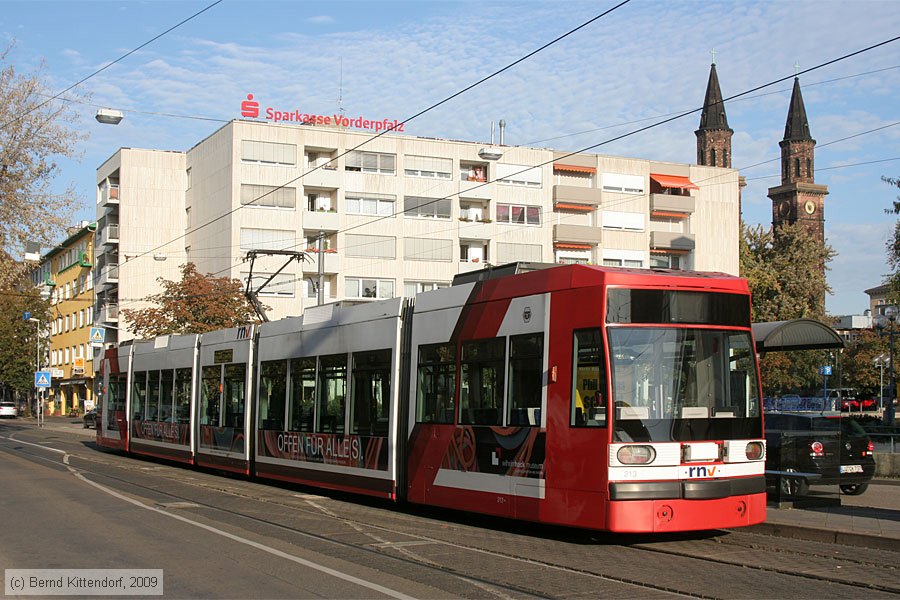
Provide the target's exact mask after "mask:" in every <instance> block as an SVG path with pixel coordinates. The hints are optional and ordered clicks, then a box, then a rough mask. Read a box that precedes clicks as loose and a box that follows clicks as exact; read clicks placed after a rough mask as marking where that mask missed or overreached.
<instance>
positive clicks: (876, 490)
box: [19, 417, 900, 551]
mask: <svg viewBox="0 0 900 600" xmlns="http://www.w3.org/2000/svg"><path fill="white" fill-rule="evenodd" d="M19 421H21V422H22V423H27V424H29V425H32V426H34V425H36V424H37V419H35V418H34V417H30V418H27V417H25V418H20V419H19ZM44 428H45V429H52V430H55V431H65V432H69V433H73V434H75V435H79V436H83V437H85V438H94V437H96V435H97V432H96V431H94V430H93V429H85V428H84V425H83V423H82V420H81V418H80V417H46V418H45V419H44ZM833 492H834V493H828V494H823V495H822V496H823V497H824V499H825V500H826V501H827V502H823V506H816V507H812V506H805V507H797V508H794V507H790V503H782V504H781V505H779V504H777V503H774V502H770V503H769V506H768V507H767V509H766V522H765V523H762V524H760V525H754V526H752V527H749V528H747V529H746V530H745V531H751V532H758V533H761V534H764V535H778V536H781V537H787V538H795V539H802V540H810V541H816V542H828V543H838V544H846V545H850V546H861V547H865V548H873V549H880V550H894V551H896V550H897V548H900V479H873V480H872V482H871V483H870V484H869V489H867V490H866V492H865V493H863V494H862V495H860V496H846V495H843V494H841V495H839V494H838V493H837V490H836V488H835V489H834V490H833ZM838 503H840V506H837V504H838ZM825 504H831V505H825Z"/></svg>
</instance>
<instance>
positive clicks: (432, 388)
mask: <svg viewBox="0 0 900 600" xmlns="http://www.w3.org/2000/svg"><path fill="white" fill-rule="evenodd" d="M455 395H456V344H453V343H450V344H429V345H427V346H419V373H418V379H417V385H416V422H417V423H453V416H454V414H453V413H454V409H455V406H454V402H453V398H454V396H455Z"/></svg>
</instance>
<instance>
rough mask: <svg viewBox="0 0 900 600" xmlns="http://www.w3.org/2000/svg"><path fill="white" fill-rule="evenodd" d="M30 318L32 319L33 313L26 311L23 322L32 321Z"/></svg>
mask: <svg viewBox="0 0 900 600" xmlns="http://www.w3.org/2000/svg"><path fill="white" fill-rule="evenodd" d="M30 318H31V313H30V312H28V311H27V310H26V311H25V312H23V313H22V320H23V321H27V320H28V319H30Z"/></svg>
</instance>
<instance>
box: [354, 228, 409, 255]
mask: <svg viewBox="0 0 900 600" xmlns="http://www.w3.org/2000/svg"><path fill="white" fill-rule="evenodd" d="M343 250H344V252H345V253H346V255H347V256H359V257H362V258H371V257H375V258H397V238H395V237H391V236H386V235H361V234H355V233H348V234H347V235H346V236H344V245H343Z"/></svg>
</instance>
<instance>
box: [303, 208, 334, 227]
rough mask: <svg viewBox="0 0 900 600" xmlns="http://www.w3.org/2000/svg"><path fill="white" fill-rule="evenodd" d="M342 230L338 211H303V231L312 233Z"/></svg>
mask: <svg viewBox="0 0 900 600" xmlns="http://www.w3.org/2000/svg"><path fill="white" fill-rule="evenodd" d="M340 228H341V215H340V214H338V213H337V212H336V211H326V210H316V211H312V210H305V211H303V229H308V230H310V231H337V230H338V229H340Z"/></svg>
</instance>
